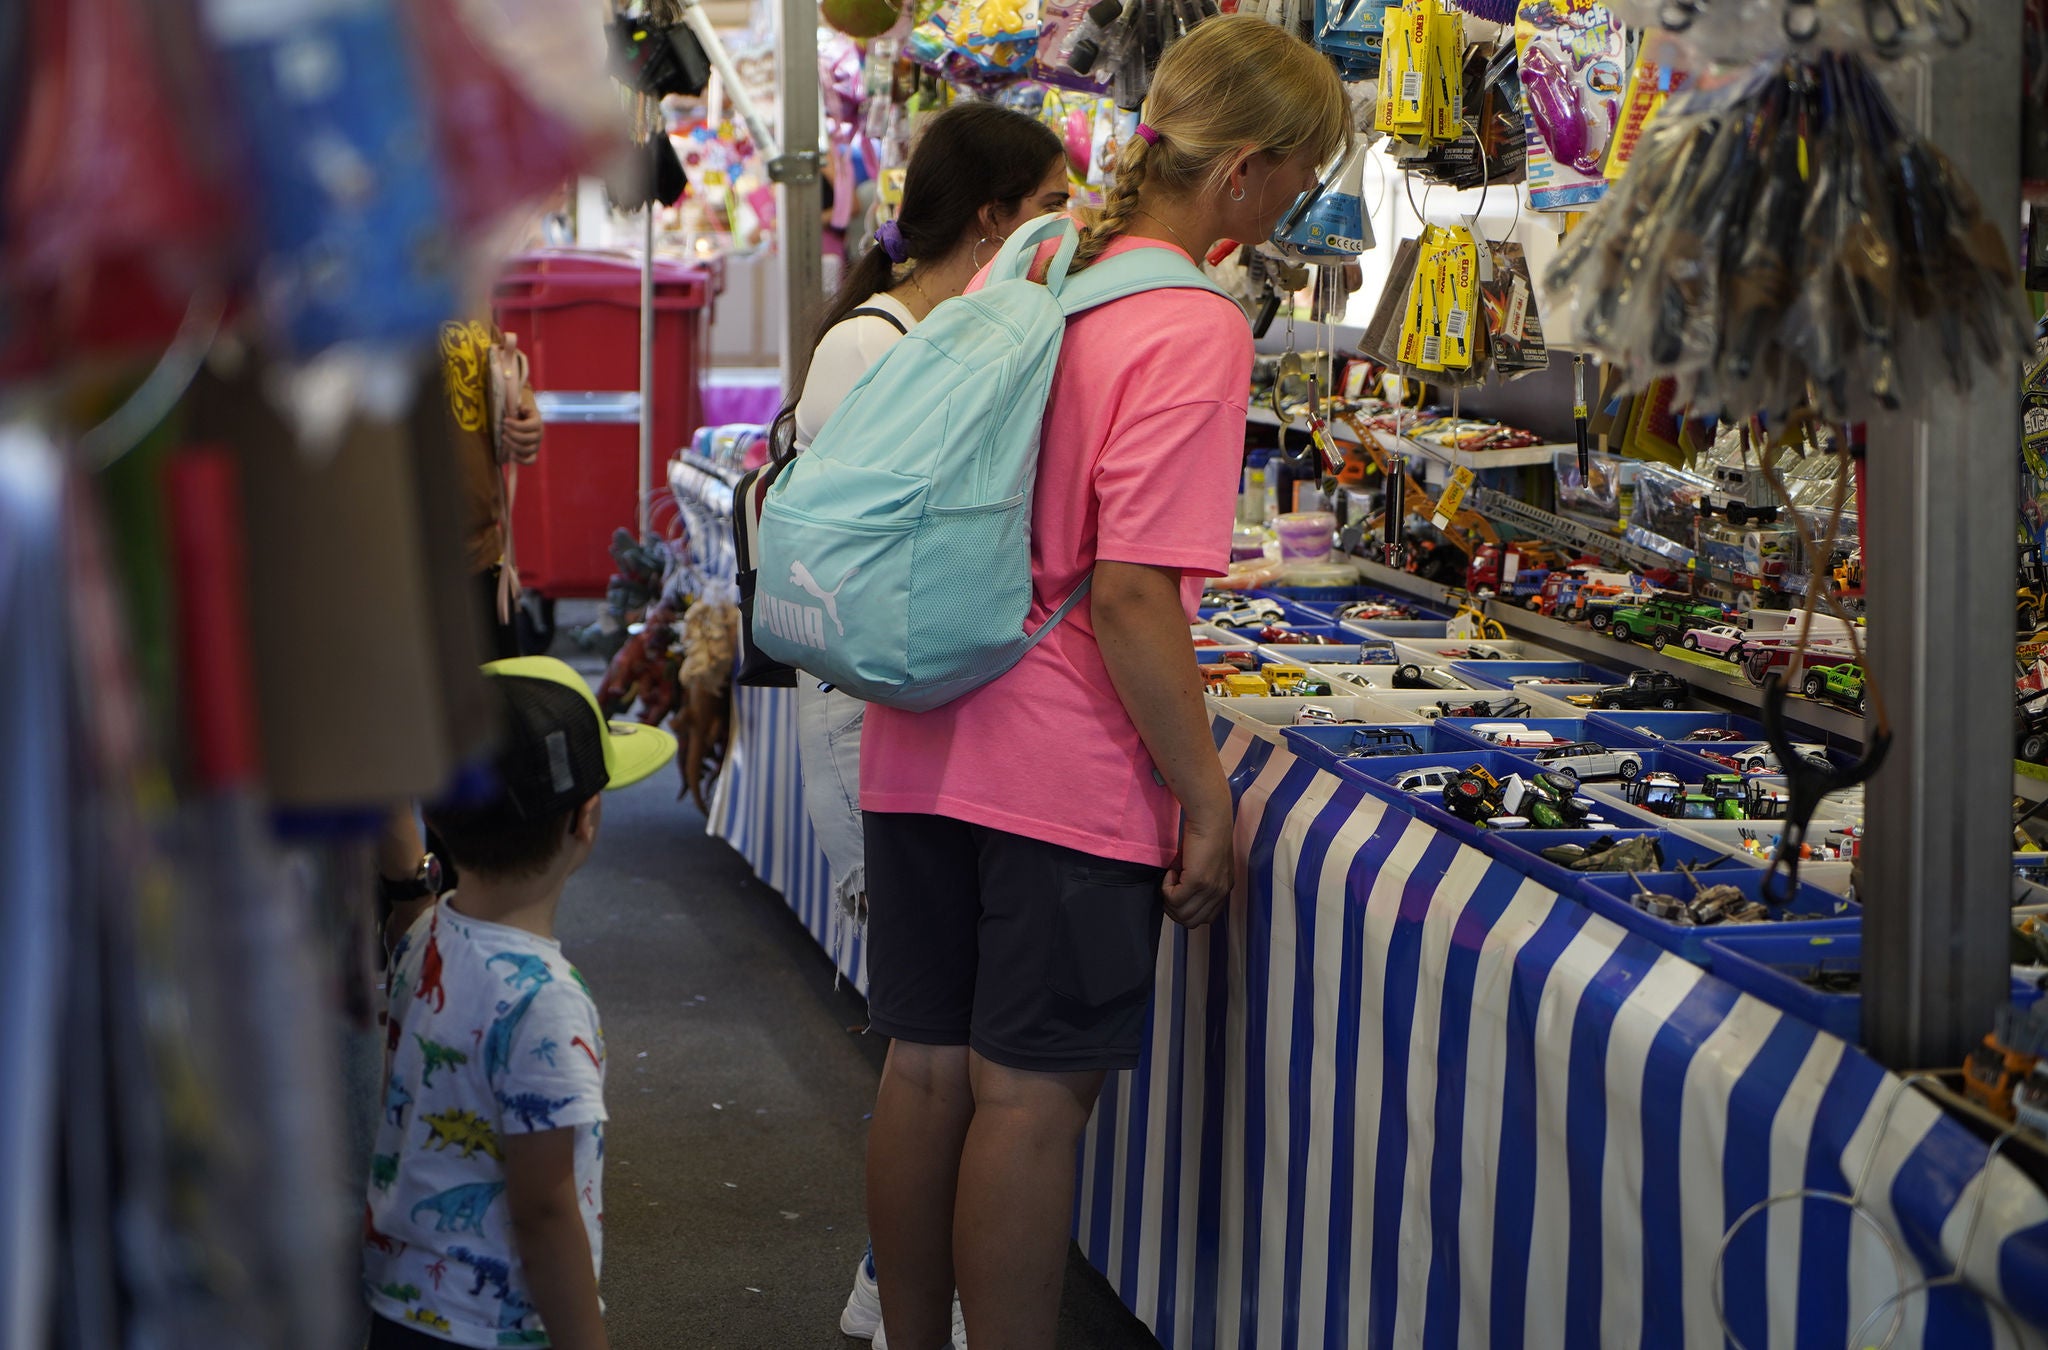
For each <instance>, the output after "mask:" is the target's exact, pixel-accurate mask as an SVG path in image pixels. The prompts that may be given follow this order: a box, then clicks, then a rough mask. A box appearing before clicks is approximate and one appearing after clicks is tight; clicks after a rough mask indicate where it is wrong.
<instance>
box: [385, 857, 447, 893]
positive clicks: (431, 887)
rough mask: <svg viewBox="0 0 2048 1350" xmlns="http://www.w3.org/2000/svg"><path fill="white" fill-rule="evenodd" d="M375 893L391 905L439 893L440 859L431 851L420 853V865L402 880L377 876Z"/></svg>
mask: <svg viewBox="0 0 2048 1350" xmlns="http://www.w3.org/2000/svg"><path fill="white" fill-rule="evenodd" d="M377 893H378V894H379V895H380V896H381V897H383V899H384V900H385V901H386V902H387V903H389V904H393V905H399V904H404V903H405V902H406V901H408V900H425V899H428V898H430V897H432V896H437V895H439V894H440V893H441V860H440V859H439V858H438V857H436V856H435V855H433V854H431V853H423V854H421V855H420V865H419V866H418V867H416V868H414V869H413V874H412V875H411V876H409V877H406V878H404V879H403V880H399V881H394V880H392V879H391V878H390V877H379V878H377Z"/></svg>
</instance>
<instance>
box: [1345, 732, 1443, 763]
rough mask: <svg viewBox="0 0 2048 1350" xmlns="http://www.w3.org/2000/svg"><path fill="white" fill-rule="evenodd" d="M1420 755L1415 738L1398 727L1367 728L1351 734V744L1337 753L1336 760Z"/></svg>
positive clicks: (1420, 749) (1419, 747)
mask: <svg viewBox="0 0 2048 1350" xmlns="http://www.w3.org/2000/svg"><path fill="white" fill-rule="evenodd" d="M1421 753H1422V747H1421V746H1420V745H1418V744H1417V743H1416V740H1415V737H1414V736H1413V735H1411V734H1409V733H1408V732H1405V731H1402V730H1401V729H1399V728H1398V727H1368V728H1365V729H1363V730H1360V731H1354V732H1352V733H1351V743H1350V744H1349V745H1347V746H1345V747H1344V748H1343V749H1342V750H1339V751H1338V752H1337V758H1339V759H1381V758H1386V757H1390V756H1395V755H1419V754H1421Z"/></svg>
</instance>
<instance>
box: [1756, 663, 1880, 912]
mask: <svg viewBox="0 0 2048 1350" xmlns="http://www.w3.org/2000/svg"><path fill="white" fill-rule="evenodd" d="M1786 693H1787V690H1786V688H1785V681H1784V678H1783V677H1782V676H1781V675H1780V674H1778V672H1776V671H1773V672H1772V673H1771V674H1770V675H1769V676H1768V677H1767V678H1766V679H1765V681H1764V702H1763V723H1764V738H1765V739H1766V740H1768V741H1769V742H1770V744H1771V751H1772V753H1774V754H1776V755H1777V757H1778V767H1779V770H1780V771H1781V772H1782V773H1783V774H1784V775H1785V790H1786V795H1787V797H1788V800H1787V802H1786V803H1785V819H1784V822H1783V825H1782V828H1780V829H1779V831H1778V851H1777V852H1776V853H1775V854H1773V855H1772V857H1771V865H1770V866H1769V867H1768V868H1766V869H1765V870H1764V881H1763V889H1762V892H1761V893H1762V897H1763V901H1764V903H1765V904H1767V905H1789V904H1791V903H1792V899H1793V897H1794V896H1796V895H1797V894H1798V893H1799V850H1800V848H1801V847H1802V846H1803V845H1804V844H1805V843H1806V831H1807V827H1808V826H1810V825H1812V824H1813V813H1814V812H1815V811H1816V810H1818V809H1819V807H1820V802H1821V798H1823V797H1826V796H1828V795H1829V794H1830V793H1835V792H1841V791H1843V790H1845V789H1847V788H1852V787H1855V786H1856V785H1857V784H1858V783H1862V782H1865V781H1866V780H1868V779H1869V778H1870V776H1871V775H1872V774H1874V773H1876V772H1877V771H1878V769H1879V768H1880V767H1881V766H1882V765H1883V764H1884V757H1885V754H1886V753H1887V752H1888V751H1890V749H1891V748H1892V734H1891V731H1890V730H1889V729H1888V728H1885V727H1873V728H1870V731H1869V734H1868V735H1867V736H1866V737H1865V738H1864V742H1863V757H1862V758H1861V759H1859V760H1857V761H1856V762H1855V763H1854V764H1852V765H1851V766H1849V767H1848V768H1846V769H1837V768H1835V767H1834V766H1833V765H1832V764H1830V765H1829V766H1828V767H1827V768H1825V769H1823V768H1822V767H1821V766H1820V765H1818V764H1816V763H1814V762H1812V761H1811V760H1808V759H1806V758H1805V757H1804V756H1802V755H1800V754H1799V752H1798V751H1796V750H1794V749H1793V748H1792V737H1791V735H1790V733H1789V732H1787V731H1786V729H1785V698H1786ZM1780 873H1782V874H1783V875H1784V877H1785V887H1784V891H1783V892H1782V894H1781V893H1780V892H1779V890H1778V877H1779V875H1780Z"/></svg>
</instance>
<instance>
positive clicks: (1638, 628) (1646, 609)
mask: <svg viewBox="0 0 2048 1350" xmlns="http://www.w3.org/2000/svg"><path fill="white" fill-rule="evenodd" d="M1725 617H1726V616H1725V615H1724V614H1723V613H1722V612H1721V607H1720V606H1719V605H1715V604H1708V603H1704V602H1701V601H1695V600H1674V599H1669V598H1666V597H1662V596H1659V597H1657V598H1655V599H1650V600H1645V601H1643V602H1642V603H1641V604H1639V605H1623V606H1621V607H1620V608H1618V609H1616V610H1615V611H1614V613H1613V614H1612V615H1611V616H1610V617H1609V619H1608V624H1607V631H1608V633H1609V634H1610V635H1612V636H1614V637H1616V638H1619V639H1620V640H1622V641H1623V642H1648V643H1650V644H1652V645H1653V646H1655V647H1656V648H1657V649H1658V650H1659V651H1662V650H1663V649H1664V644H1665V643H1667V642H1676V641H1678V639H1679V636H1680V634H1682V633H1684V632H1685V631H1686V630H1688V629H1691V628H1697V627H1699V626H1701V625H1702V624H1718V623H1720V622H1721V621H1722V620H1723V619H1724V618H1725Z"/></svg>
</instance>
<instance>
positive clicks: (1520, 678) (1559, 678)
mask: <svg viewBox="0 0 2048 1350" xmlns="http://www.w3.org/2000/svg"><path fill="white" fill-rule="evenodd" d="M1508 683H1509V684H1512V685H1517V686H1519V685H1524V684H1569V685H1578V686H1583V685H1584V684H1585V683H1586V682H1585V681H1584V680H1575V679H1573V678H1571V677H1570V676H1569V675H1510V676H1508Z"/></svg>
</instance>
